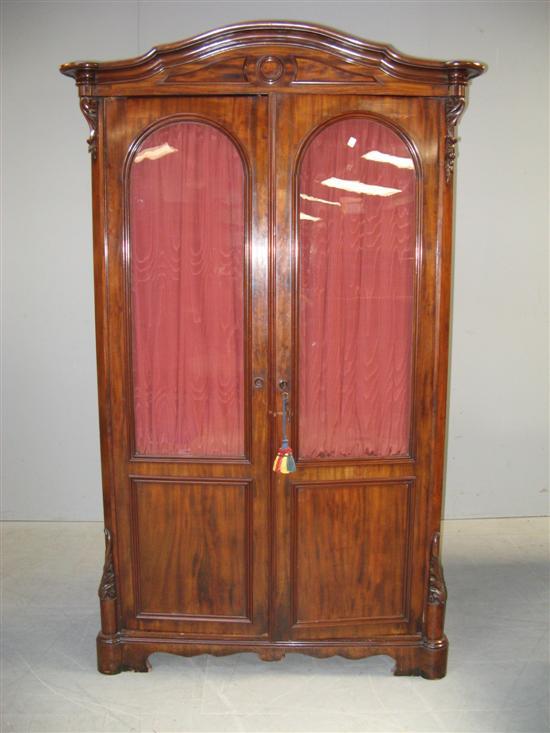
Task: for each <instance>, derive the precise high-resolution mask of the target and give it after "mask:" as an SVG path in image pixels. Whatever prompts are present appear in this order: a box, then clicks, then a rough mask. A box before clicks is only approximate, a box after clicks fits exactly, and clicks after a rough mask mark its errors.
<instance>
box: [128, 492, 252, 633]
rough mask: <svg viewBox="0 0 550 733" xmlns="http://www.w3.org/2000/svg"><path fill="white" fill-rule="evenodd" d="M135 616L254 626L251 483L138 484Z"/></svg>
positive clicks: (136, 494)
mask: <svg viewBox="0 0 550 733" xmlns="http://www.w3.org/2000/svg"><path fill="white" fill-rule="evenodd" d="M132 490H133V503H134V521H133V532H134V536H133V542H134V546H135V548H136V553H135V573H136V596H137V604H136V605H137V615H138V617H139V618H159V617H160V618H162V617H163V616H170V617H172V618H176V617H181V618H183V617H188V618H193V617H194V618H196V619H197V620H198V619H201V620H203V621H204V620H208V619H209V618H214V617H220V618H224V619H227V620H235V621H236V620H240V621H244V622H247V623H250V622H251V621H252V619H251V617H250V616H251V608H250V604H249V598H250V587H249V585H250V583H249V579H250V577H251V566H250V559H251V549H252V537H251V531H250V530H251V526H250V519H251V516H252V513H251V500H252V493H251V486H250V483H238V482H232V481H230V480H221V481H220V480H219V481H216V482H214V481H212V480H209V481H197V480H193V481H178V480H176V481H170V482H160V481H135V480H134V481H133V482H132Z"/></svg>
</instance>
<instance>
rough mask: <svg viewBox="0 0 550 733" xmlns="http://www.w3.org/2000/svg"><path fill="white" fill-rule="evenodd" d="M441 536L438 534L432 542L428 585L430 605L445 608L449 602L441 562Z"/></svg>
mask: <svg viewBox="0 0 550 733" xmlns="http://www.w3.org/2000/svg"><path fill="white" fill-rule="evenodd" d="M439 546H440V535H439V532H436V533H435V534H434V536H433V540H432V551H431V556H430V580H429V585H428V603H430V604H434V605H436V606H444V605H445V604H446V602H447V587H446V585H445V578H444V577H443V569H442V568H441V562H440V560H439Z"/></svg>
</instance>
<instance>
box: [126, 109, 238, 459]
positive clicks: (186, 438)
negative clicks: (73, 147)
mask: <svg viewBox="0 0 550 733" xmlns="http://www.w3.org/2000/svg"><path fill="white" fill-rule="evenodd" d="M129 184H130V191H129V224H130V271H131V294H132V295H131V297H132V324H131V331H132V374H133V395H134V425H135V447H136V452H137V453H138V454H142V455H160V456H242V455H244V451H245V441H244V427H243V424H244V374H243V372H244V295H243V288H244V240H245V223H244V222H245V173H244V167H243V161H242V159H241V156H240V155H239V152H238V150H237V148H236V146H235V144H234V143H233V142H232V141H231V140H230V139H229V137H228V136H227V135H225V134H224V133H223V132H221V131H220V130H218V129H217V128H216V127H213V126H212V125H208V124H205V123H202V122H195V121H186V120H180V121H175V122H172V123H169V124H166V125H165V126H163V127H160V128H158V129H156V130H155V131H153V132H152V133H151V134H150V135H149V136H148V137H147V138H146V139H145V140H144V141H143V142H142V143H141V145H140V147H139V149H138V150H137V151H136V154H135V156H134V158H133V161H132V164H131V169H130V177H129Z"/></svg>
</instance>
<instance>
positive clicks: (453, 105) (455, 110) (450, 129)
mask: <svg viewBox="0 0 550 733" xmlns="http://www.w3.org/2000/svg"><path fill="white" fill-rule="evenodd" d="M465 106H466V102H465V100H464V97H449V98H448V99H447V100H446V102H445V117H446V119H447V135H446V137H445V180H446V181H447V183H449V181H450V180H451V178H452V176H453V171H454V167H455V160H456V144H457V142H458V137H457V136H456V128H457V125H458V120H459V119H460V116H461V115H462V113H463V112H464V107H465Z"/></svg>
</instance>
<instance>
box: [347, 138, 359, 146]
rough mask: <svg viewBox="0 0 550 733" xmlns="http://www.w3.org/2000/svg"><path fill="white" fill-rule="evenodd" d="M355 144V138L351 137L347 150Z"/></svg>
mask: <svg viewBox="0 0 550 733" xmlns="http://www.w3.org/2000/svg"><path fill="white" fill-rule="evenodd" d="M356 142H357V138H356V137H353V136H352V137H350V139H349V140H348V148H354V147H355V143H356Z"/></svg>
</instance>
